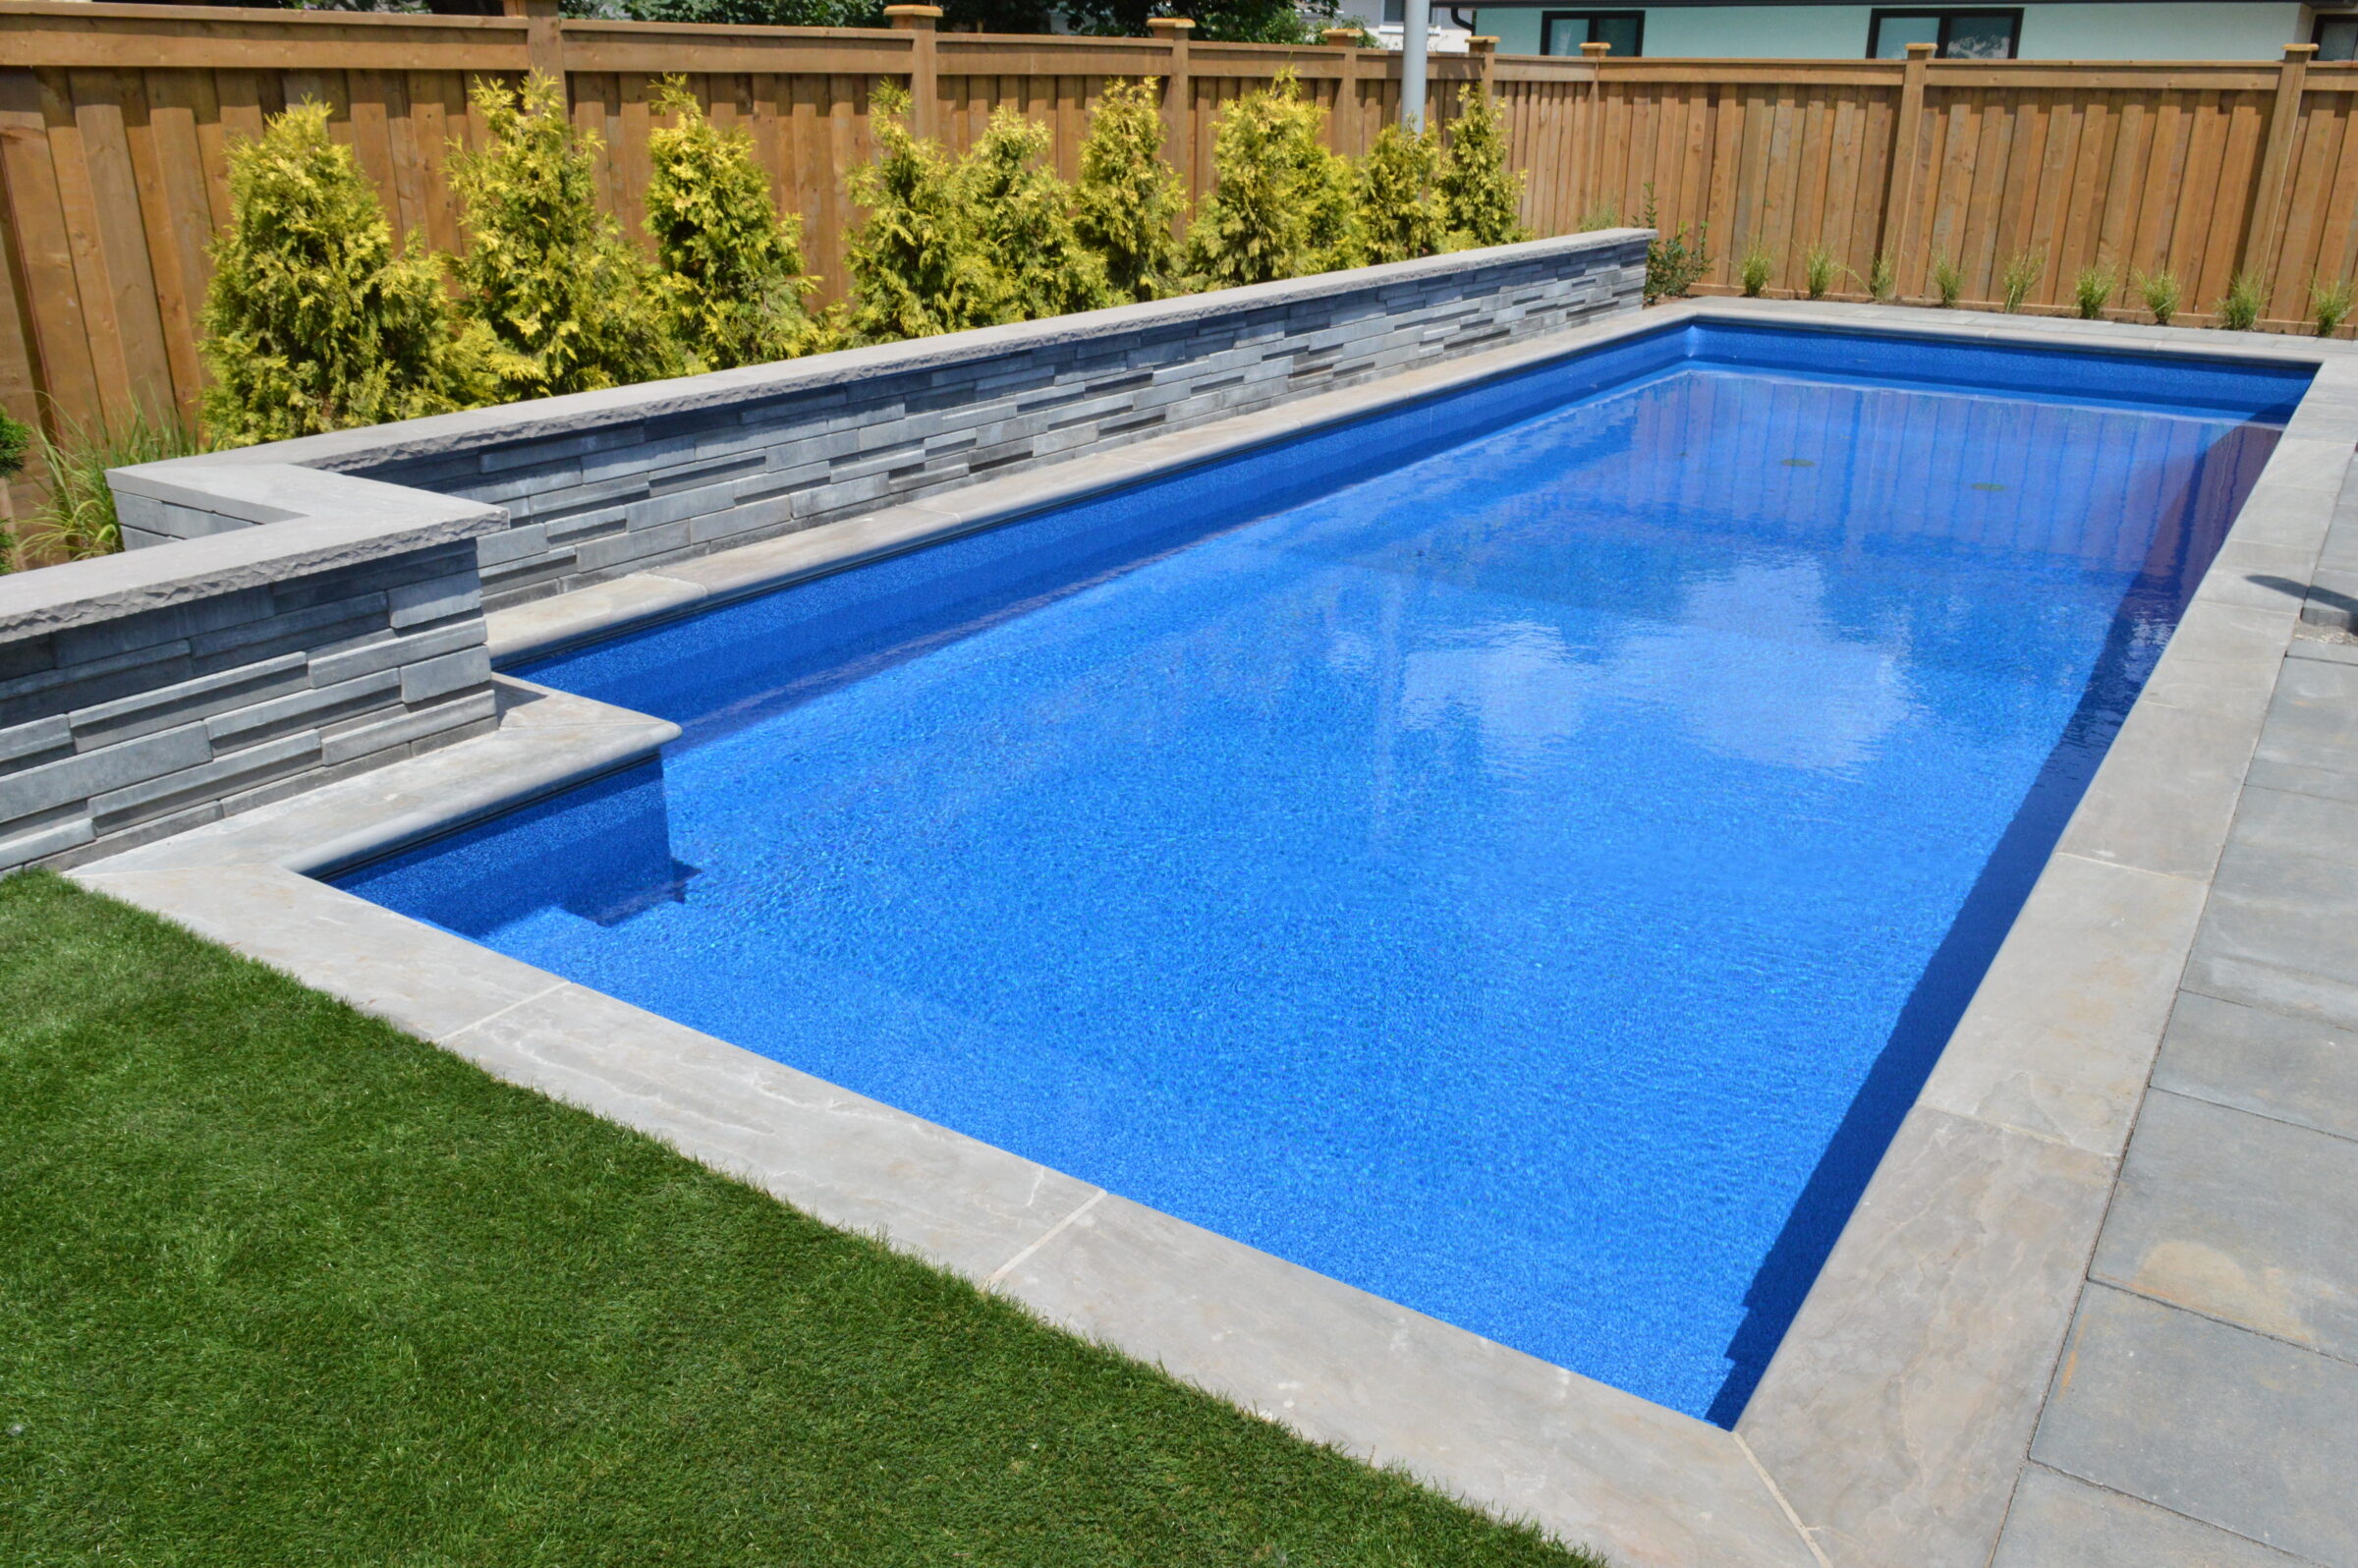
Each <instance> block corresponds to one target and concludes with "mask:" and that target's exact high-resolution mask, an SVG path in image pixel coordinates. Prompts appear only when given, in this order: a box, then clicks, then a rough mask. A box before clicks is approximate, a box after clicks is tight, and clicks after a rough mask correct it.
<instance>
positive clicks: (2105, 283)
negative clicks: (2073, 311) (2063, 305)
mask: <svg viewBox="0 0 2358 1568" xmlns="http://www.w3.org/2000/svg"><path fill="white" fill-rule="evenodd" d="M2119 287H2120V274H2119V272H2118V271H2116V270H2115V269H2113V268H2111V267H2105V266H2085V267H2082V268H2080V271H2079V276H2077V277H2075V278H2073V279H2072V280H2071V297H2072V300H2073V301H2074V303H2076V304H2077V305H2078V306H2079V308H2080V319H2081V320H2083V321H2102V320H2103V319H2104V318H2105V307H2106V306H2107V305H2110V304H2111V303H2112V295H2113V292H2114V291H2115V290H2117V289H2118V288H2119Z"/></svg>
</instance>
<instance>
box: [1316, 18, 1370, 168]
mask: <svg viewBox="0 0 2358 1568" xmlns="http://www.w3.org/2000/svg"><path fill="white" fill-rule="evenodd" d="M1319 42H1320V43H1323V44H1325V45H1326V46H1327V47H1329V48H1332V49H1339V50H1341V51H1342V56H1343V60H1342V75H1341V77H1340V78H1338V79H1337V80H1336V82H1335V84H1334V121H1333V124H1334V135H1333V141H1334V150H1335V151H1337V152H1340V153H1342V154H1343V155H1344V156H1345V157H1350V156H1353V155H1355V154H1357V153H1360V152H1364V151H1365V150H1367V149H1366V148H1364V147H1362V146H1361V145H1360V140H1361V138H1360V130H1361V127H1360V123H1359V28H1326V29H1325V30H1324V31H1323V32H1320V33H1319Z"/></svg>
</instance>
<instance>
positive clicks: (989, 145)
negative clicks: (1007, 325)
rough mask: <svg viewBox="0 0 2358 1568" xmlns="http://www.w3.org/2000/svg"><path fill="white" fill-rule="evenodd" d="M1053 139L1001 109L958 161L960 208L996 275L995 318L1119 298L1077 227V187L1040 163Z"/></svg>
mask: <svg viewBox="0 0 2358 1568" xmlns="http://www.w3.org/2000/svg"><path fill="white" fill-rule="evenodd" d="M1053 140H1054V138H1053V135H1052V133H1050V131H1049V130H1048V128H1047V127H1046V126H1044V125H1041V124H1040V123H1039V121H1038V120H1035V119H1033V118H1032V117H1031V116H1029V115H1027V114H1025V113H1024V112H1023V111H1022V110H1020V109H1015V108H1009V107H1005V106H1002V107H1000V108H997V109H994V110H992V111H991V115H990V123H989V125H988V126H987V127H986V128H985V129H984V130H983V135H982V137H981V139H980V140H977V141H976V142H975V144H974V147H973V148H972V149H971V150H970V151H969V152H968V153H967V155H966V157H965V158H964V159H963V160H962V161H961V162H960V163H959V165H958V170H957V178H956V180H955V186H956V192H957V210H958V211H959V212H960V213H961V214H962V215H963V216H964V218H965V224H966V228H967V230H968V233H969V235H970V243H971V244H972V246H973V248H974V250H975V251H976V252H977V253H978V254H979V255H980V256H981V258H982V261H983V267H984V268H985V269H986V270H987V272H988V274H989V276H990V278H991V280H992V282H991V298H992V300H993V305H992V315H991V319H993V320H998V321H1037V320H1039V319H1040V318H1042V317H1044V316H1051V315H1068V314H1070V313H1072V312H1073V311H1075V310H1094V309H1096V308H1098V307H1100V306H1106V305H1111V304H1113V303H1114V302H1113V291H1112V290H1111V289H1110V288H1109V287H1108V286H1107V284H1106V280H1105V264H1104V262H1103V261H1102V260H1100V259H1099V258H1098V256H1097V253H1096V252H1094V251H1092V250H1090V249H1089V248H1088V247H1087V246H1085V245H1083V244H1082V243H1081V236H1080V233H1079V231H1078V230H1077V229H1076V228H1075V226H1074V221H1073V200H1074V193H1073V188H1072V187H1071V186H1068V185H1066V184H1065V183H1064V182H1063V181H1062V180H1059V179H1058V178H1057V177H1056V172H1055V170H1054V169H1052V168H1050V167H1048V166H1047V164H1046V163H1045V162H1044V161H1043V160H1045V158H1046V157H1047V154H1048V148H1049V146H1050V144H1051V142H1052V141H1053Z"/></svg>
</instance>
